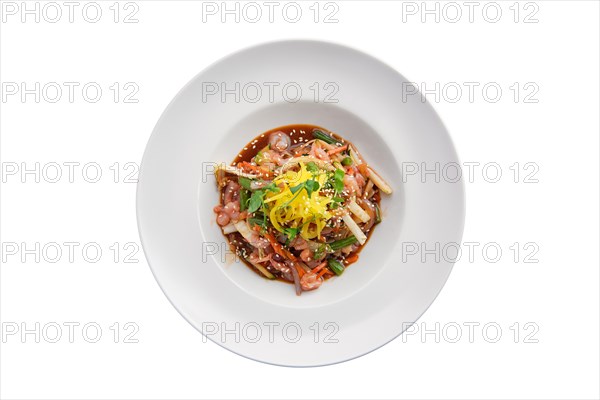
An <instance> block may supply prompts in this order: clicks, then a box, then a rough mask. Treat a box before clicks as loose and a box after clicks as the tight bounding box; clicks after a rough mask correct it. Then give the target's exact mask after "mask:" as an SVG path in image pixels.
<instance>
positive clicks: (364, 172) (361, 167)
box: [357, 163, 369, 178]
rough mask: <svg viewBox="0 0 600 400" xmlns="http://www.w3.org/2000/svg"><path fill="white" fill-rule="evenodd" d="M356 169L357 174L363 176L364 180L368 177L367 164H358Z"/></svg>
mask: <svg viewBox="0 0 600 400" xmlns="http://www.w3.org/2000/svg"><path fill="white" fill-rule="evenodd" d="M357 168H358V172H360V174H361V175H362V176H364V177H365V178H368V177H369V169H368V165H367V164H365V163H363V164H360V165H359V166H358V167H357Z"/></svg>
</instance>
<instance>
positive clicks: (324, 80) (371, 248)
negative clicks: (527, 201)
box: [137, 41, 465, 366]
mask: <svg viewBox="0 0 600 400" xmlns="http://www.w3.org/2000/svg"><path fill="white" fill-rule="evenodd" d="M406 83H407V80H406V79H405V78H404V77H402V76H401V75H400V74H398V73H397V72H396V71H395V70H393V69H392V68H390V67H388V66H387V65H385V64H383V63H382V62H380V61H378V60H376V59H374V58H372V57H370V56H368V55H366V54H364V53H361V52H358V51H356V50H353V49H350V48H347V47H344V46H340V45H335V44H331V43H324V42H318V41H283V42H275V43H268V44H264V45H260V46H256V47H252V48H249V49H245V50H242V51H240V52H238V53H235V54H233V55H230V56H228V57H226V58H224V59H222V60H220V61H218V62H217V63H215V64H213V65H212V66H210V67H208V68H207V69H206V70H204V71H203V72H201V73H200V74H199V75H197V76H196V77H194V78H193V79H192V81H191V82H190V83H189V84H188V85H186V86H185V87H184V88H183V89H182V90H181V91H180V92H179V94H177V96H176V97H175V99H174V100H173V101H172V102H171V104H170V105H169V106H168V107H167V109H166V111H165V112H164V113H163V115H162V117H161V118H160V120H159V122H158V123H157V125H156V127H155V129H154V132H153V133H152V136H151V138H150V140H149V142H148V146H147V148H146V152H145V154H144V158H143V162H142V166H141V171H140V176H139V183H138V192H137V217H138V226H139V231H140V236H141V239H142V244H143V248H144V251H145V254H146V258H147V259H148V263H149V264H150V266H151V269H152V272H153V273H154V276H155V277H156V280H157V281H158V283H159V285H160V287H161V288H162V290H163V291H164V293H165V295H166V296H167V297H168V299H169V300H170V301H171V303H172V304H173V305H174V306H175V308H176V309H177V310H178V311H179V312H180V313H181V315H182V316H183V317H184V318H185V319H186V320H188V321H189V322H190V323H191V324H192V325H193V326H194V327H196V328H197V329H198V330H199V331H200V332H203V333H204V334H205V335H206V336H207V337H209V338H210V339H211V340H213V341H215V342H216V343H218V344H220V345H222V346H223V347H225V348H227V349H229V350H231V351H233V352H235V353H237V354H239V355H242V356H245V357H248V358H251V359H254V360H258V361H263V362H266V363H272V364H278V365H287V366H315V365H325V364H332V363H337V362H341V361H346V360H349V359H352V358H355V357H358V356H361V355H363V354H365V353H368V352H370V351H372V350H374V349H376V348H378V347H380V346H382V345H383V344H385V343H387V342H389V341H390V340H392V339H394V338H395V337H397V336H398V335H400V334H401V333H402V332H403V330H405V329H406V327H407V326H408V325H409V324H410V323H413V322H414V321H416V320H417V319H418V318H419V317H420V316H421V314H423V312H425V310H426V309H427V308H428V307H429V305H430V304H431V303H432V302H433V300H434V299H435V297H436V296H437V294H438V293H439V291H440V290H441V288H442V287H443V285H444V283H445V282H446V279H447V278H448V275H449V274H450V271H451V269H452V263H451V262H450V261H451V260H447V257H443V256H442V257H441V258H440V260H439V262H436V260H435V257H434V256H427V257H426V259H425V260H424V262H423V260H422V259H421V253H418V254H416V255H410V253H412V252H414V251H413V250H414V248H412V247H410V245H407V244H406V243H409V244H410V243H415V244H418V246H423V245H424V246H427V248H428V249H431V248H433V247H434V246H435V244H436V243H440V244H441V245H442V246H443V245H444V244H446V243H460V240H461V236H462V231H463V223H464V214H465V212H464V188H463V184H462V181H459V182H457V183H452V182H449V181H448V180H444V179H442V180H441V181H440V182H439V183H438V182H435V179H433V178H434V177H433V176H432V175H426V176H425V178H426V179H425V181H424V182H422V180H421V179H419V178H418V176H419V175H408V174H406V175H403V166H405V165H410V167H411V168H413V167H414V166H415V165H417V166H419V168H420V166H421V165H423V166H425V167H427V168H431V167H432V166H433V165H435V163H439V165H441V166H442V167H443V166H444V165H445V164H447V163H458V157H457V155H456V152H455V150H454V147H453V145H452V142H451V140H450V137H449V135H448V132H447V131H446V128H445V127H444V125H443V124H442V122H441V120H440V119H439V117H438V116H437V114H436V113H435V111H434V110H433V108H432V107H431V106H430V105H429V104H428V103H425V102H423V101H422V100H421V96H420V95H416V96H415V95H405V96H403V95H402V93H403V91H405V89H406ZM236 87H237V88H239V90H236ZM257 88H260V89H261V91H262V93H260V92H259V90H257ZM269 88H272V92H271V93H269V92H270V89H269ZM298 88H299V89H300V91H301V94H300V91H298ZM317 88H318V95H317V96H316V100H318V101H317V102H315V95H316V93H317ZM215 90H217V91H218V93H216V94H214V92H215ZM227 90H229V92H227ZM223 93H225V94H224V96H221V94H223ZM259 94H260V95H259ZM236 95H237V98H236ZM298 97H300V99H299V100H298V101H297V102H294V101H295V100H296V99H297V98H298ZM335 101H337V102H335ZM295 123H305V124H314V125H320V126H323V127H325V128H327V129H330V130H332V131H334V132H336V133H338V134H340V135H342V136H343V137H345V138H347V139H349V140H351V141H352V142H354V144H355V145H356V146H357V148H358V149H359V151H361V153H362V155H363V156H364V157H365V159H366V160H367V161H368V162H369V163H370V164H371V165H372V166H373V167H374V168H375V169H376V170H377V171H379V173H380V174H381V175H383V176H384V177H385V178H387V180H388V181H389V182H390V184H391V185H392V186H393V188H394V190H395V192H394V193H393V195H392V196H390V197H386V196H384V198H383V200H382V209H383V216H384V217H383V222H382V223H381V224H380V225H379V226H377V227H376V229H375V231H374V233H373V235H372V237H371V239H370V240H369V242H368V244H367V246H366V248H365V249H364V250H363V251H362V252H361V254H360V260H359V261H358V262H357V263H356V264H354V265H352V266H351V267H350V268H349V269H348V270H347V271H346V272H345V273H344V274H343V275H342V276H341V277H337V278H333V279H330V280H328V281H327V282H326V283H324V284H323V285H322V286H321V288H320V289H319V290H316V291H314V292H305V293H303V294H302V296H300V297H297V296H296V295H295V293H294V290H293V286H292V285H288V284H285V283H282V282H278V281H268V280H266V279H261V278H260V277H259V276H257V275H256V274H255V273H254V272H252V271H251V270H250V269H249V268H248V267H246V266H245V265H243V264H242V263H240V262H239V261H232V260H231V258H232V257H230V256H231V255H228V254H226V253H228V252H229V250H228V247H227V245H226V242H225V239H224V237H223V235H222V234H221V232H220V229H219V227H218V226H217V225H216V224H215V222H214V219H215V216H214V214H213V211H212V208H213V206H215V205H216V204H217V203H218V194H217V190H216V187H215V183H214V177H213V176H212V175H211V174H210V171H211V170H212V168H213V167H214V165H213V164H212V163H213V162H220V161H226V162H231V161H232V160H233V158H234V157H235V156H236V154H237V152H238V151H239V150H240V149H241V148H242V147H243V146H244V145H245V144H246V143H248V142H249V141H250V140H251V139H252V138H254V137H255V136H256V135H258V134H260V133H262V132H264V131H267V130H269V129H272V128H275V127H278V126H282V125H289V124H295ZM407 163H409V164H407ZM415 163H417V164H415ZM421 163H425V164H421ZM403 176H404V179H403ZM403 180H405V181H406V182H403ZM403 243H405V244H404V245H403ZM409 247H410V250H411V251H410V252H407V251H403V249H404V250H406V249H407V248H409ZM217 249H218V251H217ZM421 249H422V248H421ZM403 258H404V262H403ZM199 340H200V337H199Z"/></svg>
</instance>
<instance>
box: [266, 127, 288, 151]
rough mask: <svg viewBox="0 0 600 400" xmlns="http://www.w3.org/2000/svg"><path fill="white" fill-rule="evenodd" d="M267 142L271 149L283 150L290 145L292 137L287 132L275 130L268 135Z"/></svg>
mask: <svg viewBox="0 0 600 400" xmlns="http://www.w3.org/2000/svg"><path fill="white" fill-rule="evenodd" d="M269 144H270V145H271V148H272V149H275V150H278V151H285V150H287V149H288V148H289V147H290V146H291V145H292V139H290V137H289V136H288V135H287V134H285V133H283V132H281V131H277V132H273V133H271V136H269Z"/></svg>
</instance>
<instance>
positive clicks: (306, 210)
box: [214, 125, 392, 295]
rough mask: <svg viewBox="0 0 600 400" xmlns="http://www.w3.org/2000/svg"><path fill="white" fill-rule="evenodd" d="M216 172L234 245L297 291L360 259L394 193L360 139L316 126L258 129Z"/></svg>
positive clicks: (220, 211)
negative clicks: (383, 201) (382, 203)
mask: <svg viewBox="0 0 600 400" xmlns="http://www.w3.org/2000/svg"><path fill="white" fill-rule="evenodd" d="M215 176H216V180H217V186H218V188H219V193H220V202H219V205H217V206H216V207H215V208H214V212H215V214H216V222H217V224H218V225H219V226H220V227H221V229H222V231H223V234H224V235H225V237H226V238H227V240H228V241H229V244H230V246H231V247H232V250H233V251H235V253H236V255H237V256H238V257H239V258H240V259H242V260H243V261H244V262H245V263H246V264H247V265H248V266H249V267H250V268H251V269H252V270H254V271H255V272H257V273H258V274H260V275H262V276H264V277H265V278H268V279H279V280H282V281H285V282H290V283H293V284H294V286H295V290H296V294H297V295H300V294H301V293H302V292H303V291H309V290H314V289H317V288H319V287H320V286H321V284H322V283H323V282H324V280H326V279H328V278H330V277H332V276H336V275H341V274H342V273H344V271H345V269H346V268H348V266H349V265H350V264H352V263H355V262H356V261H357V260H358V256H359V252H360V250H361V249H362V248H363V247H364V245H365V243H366V242H367V240H368V237H369V235H370V234H371V233H372V231H373V229H374V227H375V225H377V224H379V223H380V222H381V209H380V200H381V193H383V194H386V195H389V194H391V193H392V188H391V187H390V186H389V185H388V184H387V183H386V182H385V180H384V179H383V178H382V177H381V175H379V174H378V173H377V172H375V171H374V170H373V168H371V167H370V166H369V165H368V164H367V162H366V161H365V160H364V159H363V158H362V156H361V155H360V153H359V152H358V150H357V149H356V147H355V146H354V145H353V144H352V143H350V142H349V141H347V140H344V139H343V138H342V137H340V136H338V135H336V134H333V133H331V132H328V131H327V130H325V129H323V128H320V127H316V126H313V125H291V126H286V127H281V128H277V129H274V130H272V131H269V132H266V133H264V134H262V135H260V136H258V137H257V138H255V139H254V140H253V141H251V142H250V143H249V144H248V145H247V146H246V147H244V149H243V150H242V151H241V152H240V153H239V154H238V155H237V157H236V158H235V160H234V161H233V163H231V164H225V163H223V164H220V165H218V166H217V168H216V172H215Z"/></svg>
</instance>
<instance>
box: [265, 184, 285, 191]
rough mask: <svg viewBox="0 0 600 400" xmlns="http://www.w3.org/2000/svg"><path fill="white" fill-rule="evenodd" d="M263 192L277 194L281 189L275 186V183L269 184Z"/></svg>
mask: <svg viewBox="0 0 600 400" xmlns="http://www.w3.org/2000/svg"><path fill="white" fill-rule="evenodd" d="M264 190H265V191H269V192H273V193H279V192H280V191H281V189H279V187H277V185H275V182H271V183H269V184H268V185H267V186H265V188H264Z"/></svg>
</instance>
